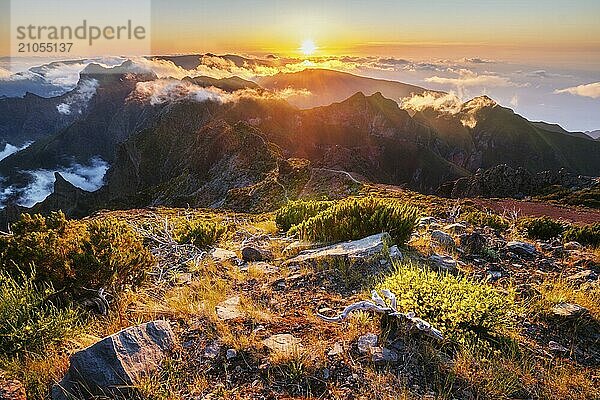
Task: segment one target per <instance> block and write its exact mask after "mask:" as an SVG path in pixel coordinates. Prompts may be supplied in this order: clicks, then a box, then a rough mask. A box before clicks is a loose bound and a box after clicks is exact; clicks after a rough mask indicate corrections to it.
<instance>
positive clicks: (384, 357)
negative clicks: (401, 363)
mask: <svg viewBox="0 0 600 400" xmlns="http://www.w3.org/2000/svg"><path fill="white" fill-rule="evenodd" d="M371 353H372V355H371V360H372V361H373V362H374V363H375V364H393V363H397V362H398V359H399V357H398V353H397V352H396V351H395V350H392V349H388V348H385V347H383V348H382V347H373V348H372V349H371Z"/></svg>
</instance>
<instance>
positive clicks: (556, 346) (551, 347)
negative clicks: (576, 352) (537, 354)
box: [548, 340, 569, 353]
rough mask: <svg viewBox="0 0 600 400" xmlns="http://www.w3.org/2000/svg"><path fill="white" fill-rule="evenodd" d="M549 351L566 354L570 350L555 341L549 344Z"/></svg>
mask: <svg viewBox="0 0 600 400" xmlns="http://www.w3.org/2000/svg"><path fill="white" fill-rule="evenodd" d="M548 349H549V350H550V351H553V352H556V353H566V352H567V351H569V349H567V348H566V347H565V346H563V345H561V344H560V343H557V342H555V341H553V340H551V341H549V342H548Z"/></svg>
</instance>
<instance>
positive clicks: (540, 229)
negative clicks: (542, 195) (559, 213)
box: [519, 216, 565, 240]
mask: <svg viewBox="0 0 600 400" xmlns="http://www.w3.org/2000/svg"><path fill="white" fill-rule="evenodd" d="M519 227H520V228H521V229H522V230H523V231H524V232H525V234H526V235H527V237H528V238H530V239H537V240H549V239H553V238H557V237H559V236H560V235H561V234H562V233H563V231H564V230H565V224H564V223H562V222H560V221H556V220H554V219H552V218H550V217H546V216H544V217H537V218H523V219H521V220H520V221H519Z"/></svg>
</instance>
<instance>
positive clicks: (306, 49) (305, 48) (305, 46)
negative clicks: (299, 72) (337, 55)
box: [300, 39, 318, 56]
mask: <svg viewBox="0 0 600 400" xmlns="http://www.w3.org/2000/svg"><path fill="white" fill-rule="evenodd" d="M317 48H318V47H317V45H316V44H315V42H313V41H312V40H310V39H306V40H304V41H303V42H302V45H301V46H300V51H301V52H302V53H303V54H304V55H305V56H310V55H312V54H314V52H315V51H316V50H317Z"/></svg>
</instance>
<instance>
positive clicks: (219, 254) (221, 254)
mask: <svg viewBox="0 0 600 400" xmlns="http://www.w3.org/2000/svg"><path fill="white" fill-rule="evenodd" d="M210 256H211V257H212V259H213V260H215V261H217V262H224V261H235V260H237V258H238V257H237V254H235V251H231V250H225V249H222V248H220V247H216V248H215V249H214V250H213V251H211V253H210Z"/></svg>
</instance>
